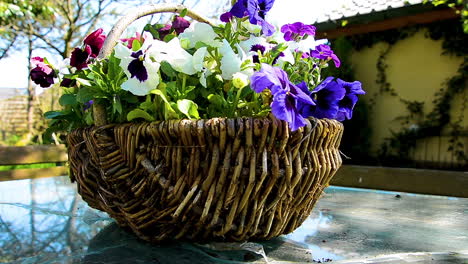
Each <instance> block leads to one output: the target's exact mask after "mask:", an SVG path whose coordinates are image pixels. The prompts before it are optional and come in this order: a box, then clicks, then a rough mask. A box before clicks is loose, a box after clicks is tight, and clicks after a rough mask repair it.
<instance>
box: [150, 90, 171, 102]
mask: <svg viewBox="0 0 468 264" xmlns="http://www.w3.org/2000/svg"><path fill="white" fill-rule="evenodd" d="M150 93H152V94H155V95H159V97H161V99H163V101H164V102H165V103H167V104H168V103H169V100H167V97H166V95H165V94H163V92H162V91H161V90H159V89H154V90H151V92H150Z"/></svg>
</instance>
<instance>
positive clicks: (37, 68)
mask: <svg viewBox="0 0 468 264" xmlns="http://www.w3.org/2000/svg"><path fill="white" fill-rule="evenodd" d="M31 64H32V65H33V68H32V70H31V72H30V73H29V76H30V77H31V80H32V81H33V82H34V83H35V84H38V85H40V86H41V87H42V88H48V87H50V86H51V85H52V84H54V78H55V77H56V74H55V71H54V70H53V69H52V68H51V67H50V66H49V65H47V64H45V63H44V59H43V58H41V57H34V58H32V59H31Z"/></svg>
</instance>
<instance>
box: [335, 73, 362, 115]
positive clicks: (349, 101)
mask: <svg viewBox="0 0 468 264" xmlns="http://www.w3.org/2000/svg"><path fill="white" fill-rule="evenodd" d="M337 82H338V83H340V85H341V86H342V87H343V88H344V89H345V91H346V94H345V96H344V97H343V99H341V100H340V101H339V102H338V113H337V115H336V120H338V121H343V120H345V119H351V117H352V116H353V109H354V106H355V105H356V102H357V101H358V97H357V95H358V94H365V93H366V92H365V91H364V90H363V89H362V84H361V82H359V81H355V82H345V81H343V80H340V79H337Z"/></svg>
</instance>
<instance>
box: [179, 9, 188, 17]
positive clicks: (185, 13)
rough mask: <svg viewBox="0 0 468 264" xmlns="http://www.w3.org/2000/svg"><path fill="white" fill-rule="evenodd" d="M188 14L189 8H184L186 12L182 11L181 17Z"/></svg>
mask: <svg viewBox="0 0 468 264" xmlns="http://www.w3.org/2000/svg"><path fill="white" fill-rule="evenodd" d="M187 12H188V10H187V8H184V10H182V12H180V17H184V16H186V15H187Z"/></svg>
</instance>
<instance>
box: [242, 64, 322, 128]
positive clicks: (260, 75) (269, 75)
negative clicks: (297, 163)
mask: <svg viewBox="0 0 468 264" xmlns="http://www.w3.org/2000/svg"><path fill="white" fill-rule="evenodd" d="M251 87H252V89H253V90H254V91H255V92H257V93H260V92H262V91H263V90H265V89H270V90H271V93H272V94H273V102H272V103H271V112H272V113H273V114H274V115H275V117H276V118H278V119H280V120H284V121H287V122H288V123H289V126H290V128H291V130H292V131H295V130H297V129H298V128H300V127H303V126H305V125H306V122H305V119H304V117H303V116H302V115H301V113H300V112H299V107H302V106H304V105H310V106H312V105H314V102H313V100H312V98H311V97H310V96H309V95H307V94H306V93H304V91H303V90H302V89H301V88H300V87H298V86H296V85H294V84H293V83H291V81H289V79H288V75H287V73H286V72H285V71H283V70H282V69H280V68H278V67H272V66H270V65H268V64H262V68H261V69H260V71H258V72H256V73H254V74H253V75H252V77H251Z"/></svg>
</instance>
